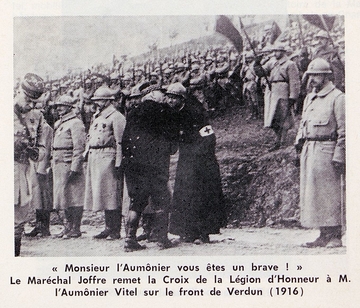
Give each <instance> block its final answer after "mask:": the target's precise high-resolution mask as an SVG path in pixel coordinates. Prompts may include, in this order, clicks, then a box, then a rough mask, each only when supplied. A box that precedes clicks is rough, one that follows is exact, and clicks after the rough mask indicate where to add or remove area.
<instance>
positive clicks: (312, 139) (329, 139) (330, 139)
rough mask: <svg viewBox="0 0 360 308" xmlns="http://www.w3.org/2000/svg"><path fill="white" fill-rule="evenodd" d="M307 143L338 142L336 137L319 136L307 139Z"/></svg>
mask: <svg viewBox="0 0 360 308" xmlns="http://www.w3.org/2000/svg"><path fill="white" fill-rule="evenodd" d="M305 140H306V141H336V138H335V137H334V136H318V137H314V138H305Z"/></svg>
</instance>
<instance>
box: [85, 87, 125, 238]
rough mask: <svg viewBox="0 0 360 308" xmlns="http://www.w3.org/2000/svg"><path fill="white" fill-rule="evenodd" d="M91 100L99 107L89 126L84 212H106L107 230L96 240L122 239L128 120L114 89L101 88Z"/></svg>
mask: <svg viewBox="0 0 360 308" xmlns="http://www.w3.org/2000/svg"><path fill="white" fill-rule="evenodd" d="M92 100H93V101H94V102H95V104H96V105H97V110H96V113H95V114H94V116H93V119H92V123H91V125H90V130H89V135H88V140H87V145H86V152H85V153H86V154H85V155H88V165H87V170H86V187H85V209H89V210H93V211H101V210H104V211H105V230H104V231H102V232H101V233H100V234H98V235H95V236H94V238H95V239H109V240H114V239H119V238H120V228H121V197H122V184H123V181H122V179H123V172H122V170H121V167H120V165H121V160H122V152H121V142H122V136H123V132H124V128H125V122H126V121H125V117H124V116H123V115H122V114H121V113H120V112H118V111H117V110H116V109H115V107H114V106H113V105H112V104H111V102H112V101H113V100H114V96H113V95H112V90H111V89H109V88H107V87H100V88H99V89H98V90H96V91H95V93H94V96H93V97H92Z"/></svg>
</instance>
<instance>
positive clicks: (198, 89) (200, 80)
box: [189, 64, 209, 111]
mask: <svg viewBox="0 0 360 308" xmlns="http://www.w3.org/2000/svg"><path fill="white" fill-rule="evenodd" d="M205 83H206V76H205V74H204V73H202V72H200V66H199V65H198V64H194V65H192V66H191V79H190V86H189V92H190V93H191V94H192V95H194V96H195V97H196V98H197V99H198V101H199V102H200V103H201V104H202V105H203V107H204V109H205V110H206V111H208V110H209V105H208V102H207V101H206V99H205V95H204V88H205Z"/></svg>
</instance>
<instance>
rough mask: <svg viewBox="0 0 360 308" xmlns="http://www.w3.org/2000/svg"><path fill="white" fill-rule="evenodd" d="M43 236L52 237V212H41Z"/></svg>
mask: <svg viewBox="0 0 360 308" xmlns="http://www.w3.org/2000/svg"><path fill="white" fill-rule="evenodd" d="M41 216H42V218H41V222H42V223H41V236H50V235H51V234H50V211H48V210H42V211H41Z"/></svg>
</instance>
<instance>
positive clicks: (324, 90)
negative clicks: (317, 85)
mask: <svg viewBox="0 0 360 308" xmlns="http://www.w3.org/2000/svg"><path fill="white" fill-rule="evenodd" d="M334 89H335V86H334V84H333V83H332V81H330V82H329V83H328V84H327V85H326V86H325V87H324V88H322V89H321V90H320V91H319V92H318V93H316V96H318V97H325V96H326V95H328V94H329V93H330V92H331V91H332V90H334Z"/></svg>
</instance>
